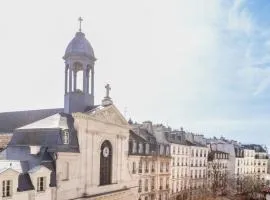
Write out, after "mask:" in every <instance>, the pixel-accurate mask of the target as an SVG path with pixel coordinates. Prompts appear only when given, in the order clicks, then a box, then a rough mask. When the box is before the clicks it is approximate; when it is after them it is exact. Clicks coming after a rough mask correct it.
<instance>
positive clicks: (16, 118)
mask: <svg viewBox="0 0 270 200" xmlns="http://www.w3.org/2000/svg"><path fill="white" fill-rule="evenodd" d="M63 111H64V109H63V108H55V109H42V110H27V111H16V112H4V113H0V133H12V132H13V130H15V129H16V128H19V127H21V126H24V125H26V124H30V123H33V122H35V121H37V120H40V119H43V118H46V117H48V116H51V115H54V114H56V113H60V112H63Z"/></svg>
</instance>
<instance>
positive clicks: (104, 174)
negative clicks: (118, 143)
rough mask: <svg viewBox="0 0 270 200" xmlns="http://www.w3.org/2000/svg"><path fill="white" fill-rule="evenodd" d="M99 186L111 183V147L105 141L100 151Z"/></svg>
mask: <svg viewBox="0 0 270 200" xmlns="http://www.w3.org/2000/svg"><path fill="white" fill-rule="evenodd" d="M100 150H101V151H100V176H99V177H100V180H99V182H100V185H107V184H111V183H112V145H111V143H110V142H109V141H108V140H106V141H104V142H103V143H102V145H101V149H100Z"/></svg>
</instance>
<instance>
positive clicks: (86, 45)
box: [63, 32, 96, 61]
mask: <svg viewBox="0 0 270 200" xmlns="http://www.w3.org/2000/svg"><path fill="white" fill-rule="evenodd" d="M70 56H86V57H88V58H89V59H90V60H94V61H95V60H96V58H95V55H94V50H93V48H92V46H91V44H90V42H89V41H88V40H87V39H86V38H85V34H84V33H83V32H77V33H76V35H75V37H74V38H73V39H72V40H71V41H70V43H69V44H68V46H67V48H66V51H65V55H64V57H63V59H64V60H66V59H67V58H68V57H70Z"/></svg>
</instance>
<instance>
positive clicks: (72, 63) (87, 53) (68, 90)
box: [63, 17, 96, 113]
mask: <svg viewBox="0 0 270 200" xmlns="http://www.w3.org/2000/svg"><path fill="white" fill-rule="evenodd" d="M81 23H82V18H81V17H80V18H79V25H80V26H79V31H78V32H77V33H76V35H75V37H74V38H73V39H72V40H71V42H70V43H69V44H68V46H67V48H66V51H65V55H64V57H63V59H64V60H65V102H64V112H65V113H73V112H84V111H85V109H86V108H87V107H89V106H93V105H94V65H95V61H96V58H95V55H94V51H93V48H92V46H91V44H90V42H89V41H88V40H87V39H86V38H85V34H84V33H83V32H82V31H81ZM78 74H80V75H81V79H79V78H78ZM79 81H81V82H79ZM79 85H81V88H79V87H78V86H79Z"/></svg>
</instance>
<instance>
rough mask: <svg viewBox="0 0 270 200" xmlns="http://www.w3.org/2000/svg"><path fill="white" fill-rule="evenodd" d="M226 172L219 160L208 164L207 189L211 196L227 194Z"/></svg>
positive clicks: (227, 178) (227, 176) (227, 177)
mask: <svg viewBox="0 0 270 200" xmlns="http://www.w3.org/2000/svg"><path fill="white" fill-rule="evenodd" d="M228 180H229V175H228V170H227V168H226V167H225V165H224V164H223V163H222V162H220V161H219V160H212V161H210V162H209V164H208V188H209V191H210V194H211V196H213V197H216V196H219V195H222V196H225V195H227V193H228Z"/></svg>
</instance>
